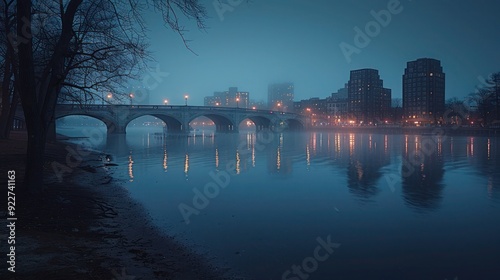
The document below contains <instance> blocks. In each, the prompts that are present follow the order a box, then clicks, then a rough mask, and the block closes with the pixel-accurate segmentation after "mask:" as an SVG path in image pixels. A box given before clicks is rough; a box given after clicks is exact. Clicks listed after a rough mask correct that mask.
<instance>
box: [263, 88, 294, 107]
mask: <svg viewBox="0 0 500 280" xmlns="http://www.w3.org/2000/svg"><path fill="white" fill-rule="evenodd" d="M293 97H294V86H293V83H280V84H270V85H269V87H268V93H267V106H268V107H269V109H271V110H278V111H283V112H288V111H290V112H291V111H293Z"/></svg>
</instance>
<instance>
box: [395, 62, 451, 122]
mask: <svg viewBox="0 0 500 280" xmlns="http://www.w3.org/2000/svg"><path fill="white" fill-rule="evenodd" d="M444 111H445V74H444V73H443V67H441V62H440V61H439V60H436V59H432V58H420V59H417V60H415V61H410V62H408V63H407V67H406V69H405V73H404V75H403V112H404V118H405V119H406V120H407V121H414V122H417V123H437V122H439V121H440V120H442V116H443V114H444Z"/></svg>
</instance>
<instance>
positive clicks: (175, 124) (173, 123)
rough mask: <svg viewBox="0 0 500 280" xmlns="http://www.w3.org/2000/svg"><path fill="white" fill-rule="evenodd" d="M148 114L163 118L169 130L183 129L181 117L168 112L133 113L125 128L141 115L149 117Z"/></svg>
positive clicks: (180, 130)
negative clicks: (178, 117)
mask: <svg viewBox="0 0 500 280" xmlns="http://www.w3.org/2000/svg"><path fill="white" fill-rule="evenodd" d="M147 116H152V117H155V118H158V119H160V120H162V121H163V122H164V123H165V125H166V126H167V131H168V132H173V133H180V132H182V130H183V126H182V122H181V121H180V120H179V119H177V118H176V117H174V116H170V115H166V114H137V115H133V116H131V117H129V118H128V120H127V122H126V123H125V128H126V127H128V125H129V124H130V122H132V121H133V120H136V119H138V118H140V117H147Z"/></svg>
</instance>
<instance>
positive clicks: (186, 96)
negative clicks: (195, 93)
mask: <svg viewBox="0 0 500 280" xmlns="http://www.w3.org/2000/svg"><path fill="white" fill-rule="evenodd" d="M188 97H189V96H188V95H187V94H186V95H184V101H185V103H186V106H187V105H188Z"/></svg>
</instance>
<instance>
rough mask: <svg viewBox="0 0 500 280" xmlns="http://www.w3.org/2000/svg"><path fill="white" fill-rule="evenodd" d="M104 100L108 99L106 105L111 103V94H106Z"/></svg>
mask: <svg viewBox="0 0 500 280" xmlns="http://www.w3.org/2000/svg"><path fill="white" fill-rule="evenodd" d="M106 98H108V103H111V98H113V94H111V93H108V95H106Z"/></svg>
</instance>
